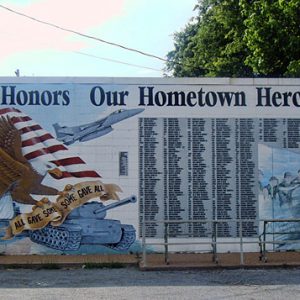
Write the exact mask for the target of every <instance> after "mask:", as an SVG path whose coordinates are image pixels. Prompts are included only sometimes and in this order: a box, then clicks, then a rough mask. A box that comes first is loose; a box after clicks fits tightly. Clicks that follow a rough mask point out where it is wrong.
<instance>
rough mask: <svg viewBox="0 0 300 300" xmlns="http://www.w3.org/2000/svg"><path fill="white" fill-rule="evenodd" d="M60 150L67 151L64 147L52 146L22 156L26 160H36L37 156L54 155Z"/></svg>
mask: <svg viewBox="0 0 300 300" xmlns="http://www.w3.org/2000/svg"><path fill="white" fill-rule="evenodd" d="M61 150H68V148H66V147H65V146H64V145H54V146H51V147H48V148H42V149H39V150H35V151H33V152H30V153H27V154H25V155H24V157H25V158H26V159H28V160H30V159H34V158H37V157H39V156H42V155H45V154H50V153H55V152H57V151H61Z"/></svg>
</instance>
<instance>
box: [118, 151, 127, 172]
mask: <svg viewBox="0 0 300 300" xmlns="http://www.w3.org/2000/svg"><path fill="white" fill-rule="evenodd" d="M119 175H120V176H128V152H120V154H119Z"/></svg>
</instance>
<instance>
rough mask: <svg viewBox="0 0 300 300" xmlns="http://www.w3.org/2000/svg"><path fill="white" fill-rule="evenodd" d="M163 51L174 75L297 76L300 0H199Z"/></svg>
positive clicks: (299, 54) (299, 74)
mask: <svg viewBox="0 0 300 300" xmlns="http://www.w3.org/2000/svg"><path fill="white" fill-rule="evenodd" d="M195 9H196V10H197V11H198V16H197V18H194V19H193V20H191V21H190V22H189V23H188V24H187V25H186V27H185V28H184V29H183V30H182V31H181V32H178V33H176V34H175V37H174V45H175V49H174V50H173V51H170V52H169V53H168V54H167V58H168V63H167V70H168V71H171V72H173V75H174V76H177V77H182V76H187V77H191V76H196V77H197V76H219V77H225V76H229V77H249V76H273V77H275V76H276V77H280V76H300V1H299V0H198V4H197V5H196V7H195Z"/></svg>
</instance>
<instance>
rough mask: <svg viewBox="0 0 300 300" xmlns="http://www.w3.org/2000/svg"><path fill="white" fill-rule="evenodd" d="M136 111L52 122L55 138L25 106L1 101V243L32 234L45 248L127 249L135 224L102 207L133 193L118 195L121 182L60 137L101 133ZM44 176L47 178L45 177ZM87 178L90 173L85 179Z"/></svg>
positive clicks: (81, 137) (123, 202) (86, 137)
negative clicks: (108, 178) (106, 177)
mask: <svg viewBox="0 0 300 300" xmlns="http://www.w3.org/2000/svg"><path fill="white" fill-rule="evenodd" d="M141 111H143V109H142V110H128V111H125V110H118V111H115V112H113V113H112V114H110V115H109V116H107V117H105V118H103V119H101V120H98V121H96V122H93V123H90V124H85V125H80V126H76V127H66V126H65V127H60V126H59V125H58V124H54V125H53V126H54V128H55V130H56V134H57V138H58V140H59V141H58V140H56V139H55V138H54V137H53V136H52V135H51V134H50V133H49V132H47V131H45V130H43V128H42V127H41V126H40V124H38V123H36V122H34V121H33V120H32V119H31V117H30V116H28V115H26V114H24V113H23V112H22V111H20V110H18V109H15V108H2V109H0V116H1V117H0V196H1V199H0V229H1V231H0V238H1V240H0V245H1V244H5V243H11V244H13V243H17V242H18V241H20V240H26V241H27V244H28V241H29V240H30V242H31V243H34V244H37V245H42V248H41V251H42V252H43V251H44V252H47V250H45V249H52V250H59V251H62V252H70V251H71V252H72V253H73V252H74V251H79V252H78V253H81V251H80V249H84V250H83V251H84V252H85V253H89V251H90V252H91V253H92V252H93V250H92V249H93V246H103V247H105V248H107V249H110V250H112V251H128V249H129V248H130V247H131V246H132V244H133V243H134V242H135V240H136V231H135V228H134V227H133V226H132V225H129V224H122V223H121V221H119V220H114V219H106V214H107V211H108V210H112V209H114V208H117V207H120V206H123V205H128V204H130V203H135V202H136V197H135V196H130V197H127V198H125V199H123V200H120V199H119V194H120V193H121V192H122V189H121V188H120V187H119V186H118V185H117V184H112V183H110V184H106V183H103V182H102V180H100V178H101V176H100V175H99V173H98V172H97V171H95V170H93V169H90V168H89V167H88V166H87V164H86V163H85V162H84V161H83V160H82V159H81V158H80V157H79V156H73V155H72V153H70V151H69V149H68V148H67V147H66V146H65V145H70V144H72V143H74V142H75V141H80V142H84V141H87V140H90V139H94V138H96V137H100V136H102V135H105V134H107V133H109V132H110V131H112V130H113V129H112V127H111V125H113V124H116V123H117V122H119V121H121V120H124V119H126V118H129V117H131V116H134V115H136V114H138V113H140V112H141ZM60 141H62V142H64V143H65V145H63V144H62V143H61V142H60ZM49 176H51V178H52V179H51V180H50V181H49ZM46 177H47V178H48V180H47V181H48V182H51V183H52V184H51V185H46V184H44V183H43V182H44V179H45V178H46ZM91 178H92V179H93V178H94V179H95V180H86V179H91ZM61 180H62V181H63V183H64V186H62V184H59V182H60V181H61ZM68 182H70V183H68ZM49 198H51V199H49ZM96 199H98V201H95V200H96ZM109 200H111V201H110V202H111V203H110V204H106V205H104V204H103V203H104V202H106V201H109ZM29 253H30V252H29ZM24 254H26V251H25V253H24Z"/></svg>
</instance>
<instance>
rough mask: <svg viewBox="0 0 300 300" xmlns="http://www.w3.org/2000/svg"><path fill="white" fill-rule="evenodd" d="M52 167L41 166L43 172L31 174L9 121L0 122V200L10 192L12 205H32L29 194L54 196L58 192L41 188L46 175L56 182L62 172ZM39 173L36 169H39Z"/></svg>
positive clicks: (2, 119)
mask: <svg viewBox="0 0 300 300" xmlns="http://www.w3.org/2000/svg"><path fill="white" fill-rule="evenodd" d="M52 166H54V165H53V164H51V163H49V165H48V163H47V164H45V163H43V169H44V172H42V173H41V171H40V170H39V172H38V171H37V170H35V169H34V168H33V167H32V165H31V164H30V163H29V162H28V161H27V159H26V158H25V157H24V156H23V154H22V141H21V135H20V133H19V131H18V130H17V129H16V128H15V126H14V125H13V123H12V121H11V119H10V118H9V117H7V118H5V117H3V116H2V117H1V119H0V196H2V195H4V194H5V193H6V192H10V194H11V197H12V199H13V200H14V201H16V202H19V203H23V204H32V205H34V204H36V202H37V201H36V200H34V199H33V198H32V197H31V195H30V194H34V195H58V193H59V192H58V190H57V189H55V188H52V187H49V186H45V185H42V184H41V182H42V180H43V178H44V177H45V176H46V174H47V172H48V173H50V174H53V175H55V176H56V178H59V177H61V176H62V172H61V171H60V170H59V169H58V168H56V167H54V168H52V169H51V167H52ZM39 169H40V168H39Z"/></svg>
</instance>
